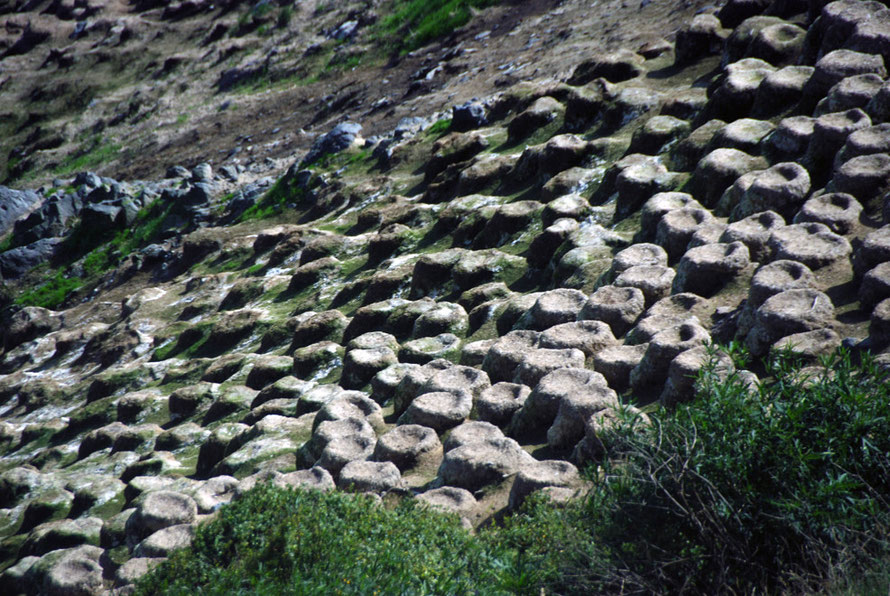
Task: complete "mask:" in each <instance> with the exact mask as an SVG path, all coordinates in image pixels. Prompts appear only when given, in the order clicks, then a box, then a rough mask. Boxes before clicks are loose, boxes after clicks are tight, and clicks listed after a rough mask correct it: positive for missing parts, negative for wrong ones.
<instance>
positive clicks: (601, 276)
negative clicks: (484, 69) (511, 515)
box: [0, 0, 890, 593]
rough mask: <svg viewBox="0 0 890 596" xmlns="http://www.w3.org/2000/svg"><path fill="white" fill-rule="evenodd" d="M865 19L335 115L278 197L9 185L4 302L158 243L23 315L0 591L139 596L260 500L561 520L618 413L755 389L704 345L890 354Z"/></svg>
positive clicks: (888, 273)
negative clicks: (381, 124)
mask: <svg viewBox="0 0 890 596" xmlns="http://www.w3.org/2000/svg"><path fill="white" fill-rule="evenodd" d="M876 23H877V24H881V23H884V24H887V23H890V8H888V7H886V6H885V5H883V4H881V3H878V2H873V1H871V2H862V1H859V0H839V1H836V2H831V3H824V2H810V3H805V2H787V1H781V2H780V1H776V2H772V3H771V2H748V1H743V0H729V1H728V2H726V3H725V4H723V6H722V7H721V8H720V9H719V10H715V11H711V12H706V13H704V14H701V15H699V16H697V17H695V19H694V20H693V21H692V22H691V23H689V24H688V26H686V27H685V28H684V29H683V30H682V31H680V33H679V34H678V35H677V36H676V40H675V41H673V42H662V43H660V44H651V47H650V46H647V47H643V48H629V49H626V50H623V51H621V52H617V53H614V54H608V55H597V56H591V57H589V59H587V60H585V61H583V62H581V63H579V64H578V65H577V66H576V67H575V68H574V70H573V71H572V72H571V73H568V74H566V76H565V77H564V80H560V81H556V80H548V81H543V82H542V81H534V82H525V83H519V84H516V85H514V86H511V87H507V88H505V89H504V90H503V91H502V92H500V93H499V94H497V95H494V96H492V97H486V98H482V99H478V100H477V101H473V102H470V103H469V104H461V105H457V106H455V107H454V109H453V111H451V112H450V113H445V114H436V115H431V117H430V118H427V119H422V120H421V121H416V122H410V123H405V126H402V127H400V128H399V129H397V130H395V131H393V132H392V133H391V134H389V135H386V136H383V137H379V138H373V139H371V138H369V139H363V138H362V137H361V135H360V132H361V126H360V123H355V122H346V123H343V124H340V125H339V126H337V127H336V128H334V129H333V130H332V131H331V133H330V134H328V135H326V136H324V137H322V138H321V139H320V140H319V141H318V142H317V143H316V145H315V146H314V147H313V148H312V150H311V151H310V152H309V153H308V155H301V156H298V158H297V159H295V161H294V165H293V166H292V167H291V168H290V169H289V170H288V171H287V173H286V174H285V175H284V176H282V177H281V178H280V179H279V180H277V181H273V180H265V181H262V180H261V181H257V182H254V183H251V184H249V185H247V186H241V187H239V186H238V185H237V183H235V182H233V181H232V180H231V179H229V178H227V176H226V174H224V173H222V172H214V171H213V169H212V168H211V167H210V166H206V165H204V166H200V167H198V168H194V169H193V170H192V171H188V170H185V169H182V170H173V171H171V173H170V174H171V177H170V178H168V179H166V180H163V181H156V182H119V181H115V180H111V179H103V178H100V177H98V176H95V175H94V174H89V173H84V174H80V175H78V176H77V177H76V178H75V179H73V180H71V181H70V184H66V185H64V186H65V188H60V189H59V190H58V191H57V192H55V193H52V194H51V195H50V196H46V195H47V193H44V194H42V195H41V194H38V193H35V192H30V191H22V192H17V191H12V190H8V189H2V192H3V193H7V194H6V195H2V196H9V197H10V199H9V208H8V209H7V212H8V214H9V217H8V219H9V221H8V222H7V221H6V220H3V219H2V218H0V225H2V226H5V228H4V229H5V230H6V231H8V232H9V234H10V238H12V239H13V240H12V244H13V245H14V248H11V249H9V250H6V251H5V252H3V253H0V273H2V275H3V277H4V278H6V279H10V280H14V279H17V278H21V279H24V280H32V279H34V276H35V271H34V267H35V266H38V265H39V264H40V263H43V262H45V261H49V262H50V263H57V262H64V259H65V258H66V256H69V255H66V253H65V251H66V250H74V249H73V248H72V246H75V245H74V244H73V243H72V241H71V239H72V238H78V237H79V236H77V235H78V234H80V235H84V234H85V235H87V236H89V235H90V234H99V233H101V232H103V231H106V230H108V229H114V230H120V231H123V230H127V229H129V230H137V231H138V230H142V229H143V227H144V226H146V225H147V222H150V223H151V226H152V227H151V231H150V232H151V233H150V234H146V235H145V236H144V239H145V241H146V242H145V243H144V244H143V245H139V246H136V247H135V248H134V252H132V254H129V255H122V257H126V258H122V259H121V260H120V261H119V264H118V265H116V267H115V268H114V270H113V271H109V272H107V273H105V274H104V275H102V276H101V277H100V278H99V279H98V280H96V281H95V284H94V286H93V287H92V290H91V292H90V293H89V294H88V295H86V296H83V298H84V299H83V300H82V301H80V302H76V303H75V302H74V301H68V302H64V303H61V305H60V306H59V307H57V308H56V309H55V310H50V309H47V308H42V307H39V306H26V307H23V308H17V309H14V311H11V314H10V316H9V321H8V323H7V325H6V328H5V329H4V334H3V349H4V351H3V359H2V362H0V373H2V376H0V396H2V399H0V407H2V410H0V420H2V422H0V453H2V458H0V507H2V508H3V509H4V512H5V519H7V520H8V522H7V523H6V525H5V526H3V527H2V528H0V540H2V544H3V546H4V548H3V552H4V553H6V554H7V555H8V559H7V560H6V561H5V562H4V563H3V565H5V566H6V569H5V571H3V573H2V575H0V585H2V586H3V590H4V592H9V593H13V592H14V591H24V592H33V593H36V592H38V591H41V590H42V591H46V592H54V591H55V592H58V591H65V590H69V589H71V590H74V589H76V590H79V591H81V592H84V593H100V592H102V591H108V590H110V589H112V588H119V589H123V590H126V589H128V588H127V586H130V585H131V584H132V582H133V581H134V579H135V578H136V577H138V576H140V575H141V574H143V573H144V572H145V571H147V570H148V569H149V568H150V567H151V566H153V565H154V564H156V563H157V562H158V561H159V560H161V559H163V558H164V557H166V556H168V554H169V553H170V552H171V551H172V550H173V549H175V548H178V547H181V546H183V545H186V544H188V543H189V542H190V540H191V537H192V536H193V533H194V527H195V525H196V524H198V523H201V522H202V521H204V520H205V519H208V518H210V517H212V516H213V515H214V512H215V511H216V510H217V509H218V508H219V507H220V506H221V505H223V504H224V503H226V502H228V501H230V500H231V499H233V498H238V496H239V495H240V494H243V492H244V491H246V490H249V488H250V487H252V486H254V485H256V484H257V483H262V482H271V483H276V484H280V485H291V486H302V487H309V488H315V489H319V490H335V489H336V490H353V491H361V492H370V493H375V494H378V495H384V494H393V495H398V496H399V497H401V498H417V499H419V500H421V501H423V502H426V503H428V504H429V505H430V506H433V507H437V508H443V509H446V510H450V511H454V512H457V513H458V514H459V515H461V516H464V517H465V518H466V519H467V520H468V521H469V522H470V523H480V522H481V521H483V520H484V519H485V518H486V517H488V516H489V515H491V514H492V513H494V512H497V511H500V510H504V509H511V508H515V507H518V506H519V505H520V504H521V503H522V501H523V500H524V499H525V498H527V496H528V495H529V494H531V493H532V492H534V491H538V490H542V489H546V490H547V491H548V494H550V496H551V498H553V499H555V500H558V499H570V498H572V497H573V496H574V495H576V494H578V491H582V490H583V488H584V481H583V475H581V474H580V473H579V469H581V468H583V467H585V466H589V465H595V464H596V463H597V462H598V461H601V459H602V458H603V457H604V456H607V454H608V445H604V444H603V442H602V440H601V437H602V435H603V433H602V430H603V429H604V428H608V426H609V425H610V424H613V423H614V420H615V419H616V418H617V417H618V416H619V413H620V412H622V411H624V412H630V413H631V414H633V415H636V416H638V419H639V421H640V423H641V424H646V423H647V422H648V414H649V413H651V412H653V411H657V409H658V408H662V407H663V408H672V407H675V406H676V405H677V404H678V403H682V402H688V401H690V400H692V399H693V398H694V395H695V384H694V379H693V378H692V377H693V375H694V374H695V372H696V371H697V370H699V369H700V368H702V366H703V365H704V364H705V363H707V362H709V361H711V360H713V361H714V363H715V366H714V370H715V372H716V373H717V374H720V375H727V376H728V375H730V374H737V375H739V376H740V377H741V378H744V379H746V380H747V381H748V382H750V384H751V385H752V387H753V386H755V385H756V383H757V382H758V377H757V375H758V374H763V371H762V370H761V369H759V368H758V367H757V366H756V365H754V366H753V367H752V369H751V370H738V371H736V370H735V369H734V364H733V361H732V359H731V358H729V357H727V356H726V355H725V354H723V355H721V354H717V353H714V350H713V349H712V348H711V347H710V346H714V345H715V344H718V343H723V344H726V343H729V342H732V341H736V342H738V343H739V344H740V345H743V346H745V347H746V348H747V349H748V350H749V351H750V352H751V353H752V354H753V355H754V356H756V357H757V358H767V357H769V356H770V354H771V353H775V351H777V350H791V351H792V352H795V353H796V354H798V355H799V356H800V357H801V358H803V359H806V360H807V361H808V362H809V363H811V364H812V365H814V366H816V365H817V363H818V360H819V357H820V356H821V355H824V354H827V353H830V352H832V351H833V350H834V349H836V348H837V347H839V346H840V345H842V344H844V345H846V346H847V347H849V348H851V349H854V350H865V349H868V350H871V351H873V352H875V353H878V354H880V355H879V357H878V358H879V361H881V362H884V363H885V364H890V351H888V350H890V265H888V264H890V153H888V152H890V83H888V82H887V80H886V79H887V65H888V64H890V26H886V27H881V26H876ZM690 81H694V82H693V83H691V84H690ZM272 213H274V214H275V215H274V217H275V219H268V218H267V216H268V215H269V214H272ZM80 237H82V236H80ZM99 249H100V248H94V249H93V251H92V252H89V253H88V255H95V252H94V251H95V250H99ZM87 265H88V264H85V259H80V260H78V261H74V262H72V263H68V266H69V268H68V269H67V271H68V272H71V273H74V272H76V271H77V268H78V267H79V268H80V269H79V270H80V271H85V267H87ZM72 586H74V587H72Z"/></svg>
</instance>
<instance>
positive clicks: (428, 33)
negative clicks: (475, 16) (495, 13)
mask: <svg viewBox="0 0 890 596" xmlns="http://www.w3.org/2000/svg"><path fill="white" fill-rule="evenodd" d="M499 2H500V0H394V2H393V5H392V12H391V13H390V14H389V15H387V16H386V17H384V18H383V19H381V22H380V24H379V25H378V27H377V30H378V36H379V37H380V38H381V39H389V41H390V42H391V44H392V45H391V46H390V47H396V48H398V49H399V51H400V52H401V53H406V52H410V51H411V50H415V49H417V48H419V47H421V46H423V45H426V44H427V43H429V42H431V41H432V40H434V39H437V38H439V37H443V36H445V35H448V34H449V33H451V32H452V31H454V30H455V29H457V28H458V27H463V26H464V25H466V24H467V23H468V22H469V20H470V17H471V16H472V13H471V9H473V8H485V7H486V6H494V5H495V4H499Z"/></svg>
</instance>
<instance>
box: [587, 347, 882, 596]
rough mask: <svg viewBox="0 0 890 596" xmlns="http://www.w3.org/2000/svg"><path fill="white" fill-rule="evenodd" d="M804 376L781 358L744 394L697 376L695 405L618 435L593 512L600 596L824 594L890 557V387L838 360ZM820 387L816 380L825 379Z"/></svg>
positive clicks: (708, 374) (865, 365)
mask: <svg viewBox="0 0 890 596" xmlns="http://www.w3.org/2000/svg"><path fill="white" fill-rule="evenodd" d="M824 364H825V366H826V368H825V370H827V371H828V373H829V374H827V375H822V376H820V377H819V378H808V377H807V376H806V375H802V374H800V371H801V369H800V367H799V366H798V365H795V364H794V363H793V362H792V361H791V359H790V358H789V357H788V356H787V355H785V356H781V357H779V358H777V359H775V360H774V361H773V362H771V363H769V365H768V366H769V372H770V373H771V374H772V375H773V380H772V381H771V382H769V383H765V384H763V385H761V386H760V387H759V388H758V389H755V390H749V389H748V388H747V387H746V386H745V385H744V384H743V383H742V382H741V381H740V380H739V379H738V378H736V377H732V378H730V379H729V380H728V381H721V380H719V379H717V377H716V375H715V374H714V373H713V370H711V368H708V369H706V370H704V371H703V372H702V375H701V377H700V383H701V391H700V395H699V399H698V400H697V401H695V402H694V403H691V404H687V405H684V406H681V407H680V408H678V410H677V411H676V412H674V413H669V414H664V415H661V416H657V417H656V418H655V419H654V424H653V426H652V428H651V431H650V432H645V433H640V432H638V431H630V430H628V427H626V426H624V427H620V428H619V429H618V430H616V431H615V433H614V435H613V436H612V439H611V440H612V442H613V443H615V444H616V445H619V446H620V448H617V449H615V450H614V452H613V453H612V454H611V456H612V462H614V463H613V464H612V465H607V466H606V470H605V474H604V476H603V477H602V478H603V479H602V480H600V481H599V482H597V484H596V488H595V490H594V491H593V492H592V494H591V497H590V499H589V502H588V504H587V508H588V511H589V528H590V532H591V539H592V540H593V541H595V542H596V543H597V544H598V545H599V546H600V548H601V549H603V556H604V561H605V563H603V565H605V567H603V568H601V569H599V570H596V571H595V573H601V574H602V581H604V589H606V590H609V589H615V587H616V586H619V585H621V586H624V588H623V589H627V588H628V587H636V588H638V589H639V590H640V591H643V592H647V591H655V592H669V593H683V592H688V593H708V594H713V593H752V592H757V593H759V592H768V593H772V592H779V591H785V590H791V591H799V590H801V591H808V590H812V589H815V588H818V587H819V586H820V584H821V583H822V582H824V581H825V580H826V579H827V578H829V577H831V576H832V575H837V574H840V575H841V576H849V575H854V574H856V573H858V571H859V570H861V569H862V568H864V567H869V566H873V565H875V563H876V561H877V560H878V559H877V557H880V556H882V555H883V554H884V553H886V552H887V545H888V543H887V536H888V534H887V532H888V528H890V525H888V524H890V506H888V501H887V497H888V495H890V474H888V471H890V456H888V454H890V417H888V412H890V383H888V379H887V375H886V373H883V372H881V371H880V370H879V369H878V368H877V367H876V366H875V365H874V364H873V362H872V361H871V360H870V359H869V358H868V357H865V358H864V360H863V362H862V364H861V365H860V366H857V365H854V364H853V363H851V360H850V355H849V354H848V353H845V352H842V353H839V354H838V355H836V356H835V357H833V358H831V359H829V360H828V361H827V362H825V363H824ZM823 377H824V378H823Z"/></svg>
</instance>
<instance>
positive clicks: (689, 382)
mask: <svg viewBox="0 0 890 596" xmlns="http://www.w3.org/2000/svg"><path fill="white" fill-rule="evenodd" d="M712 353H713V357H714V358H715V361H714V365H713V366H714V368H713V373H714V374H716V375H717V377H718V378H720V379H725V378H726V377H727V376H728V375H729V374H730V373H731V372H732V371H733V370H734V369H735V367H734V366H733V364H732V358H730V357H729V355H727V354H726V353H725V352H722V351H719V350H713V352H712V351H711V350H710V349H709V348H708V347H707V346H698V347H696V348H692V349H691V350H686V351H685V352H682V353H680V354H679V355H678V356H677V357H676V358H674V359H673V360H672V361H671V365H670V367H669V368H668V376H667V382H666V383H665V384H664V389H663V390H662V392H661V396H660V397H659V401H660V402H661V403H662V404H663V405H664V406H665V407H667V408H672V407H674V406H676V405H677V404H679V403H682V402H687V401H690V400H692V398H693V397H695V381H696V376H697V375H698V373H699V372H700V371H701V370H702V369H703V368H704V367H705V366H707V365H708V364H709V363H710V360H711V357H712Z"/></svg>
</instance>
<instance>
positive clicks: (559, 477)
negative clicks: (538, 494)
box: [509, 459, 581, 509]
mask: <svg viewBox="0 0 890 596" xmlns="http://www.w3.org/2000/svg"><path fill="white" fill-rule="evenodd" d="M580 485H581V475H580V474H579V473H578V468H576V467H575V466H573V465H572V464H570V463H569V462H567V461H562V460H552V459H551V460H544V461H538V462H535V463H529V464H525V465H523V466H522V467H521V468H520V469H519V473H518V474H516V480H514V481H513V488H512V489H511V490H510V501H509V506H510V508H511V509H517V508H519V507H520V506H521V505H522V503H523V502H524V501H525V499H526V498H527V497H528V496H529V495H531V494H532V493H533V492H535V491H539V490H542V489H544V488H547V487H557V488H565V489H577V488H579V487H580Z"/></svg>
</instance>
